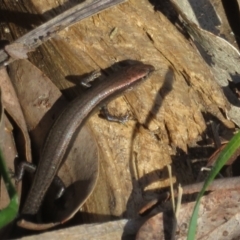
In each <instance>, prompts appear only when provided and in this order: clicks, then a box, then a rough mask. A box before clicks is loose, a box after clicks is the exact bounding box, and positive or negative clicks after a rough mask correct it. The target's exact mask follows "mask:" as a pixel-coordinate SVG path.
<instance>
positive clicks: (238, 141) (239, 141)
mask: <svg viewBox="0 0 240 240" xmlns="http://www.w3.org/2000/svg"><path fill="white" fill-rule="evenodd" d="M239 147H240V132H238V133H237V134H236V135H235V136H234V137H233V138H232V139H231V141H230V142H229V143H228V144H227V145H226V147H225V148H224V149H223V150H222V152H221V153H220V155H219V157H218V159H217V161H216V163H215V165H214V166H213V168H212V170H211V172H210V174H209V176H208V178H207V179H206V181H205V183H204V185H203V188H202V190H201V191H200V192H199V194H198V196H197V200H196V204H195V207H194V210H193V214H192V217H191V219H190V224H189V228H188V237H187V239H188V240H193V239H194V238H195V234H196V228H197V218H198V210H199V205H200V199H201V197H202V196H203V194H204V192H205V190H206V189H207V187H208V186H209V184H210V183H211V182H212V181H213V180H214V178H215V177H216V175H217V174H218V173H219V171H220V170H221V168H222V167H223V166H224V165H225V163H226V162H227V161H228V159H229V158H230V157H231V156H232V155H233V154H234V153H235V152H236V150H237V149H238V148H239Z"/></svg>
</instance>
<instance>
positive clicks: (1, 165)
mask: <svg viewBox="0 0 240 240" xmlns="http://www.w3.org/2000/svg"><path fill="white" fill-rule="evenodd" d="M0 173H1V176H2V178H3V180H4V183H5V186H6V189H7V192H8V195H9V198H10V203H9V204H8V206H7V207H6V208H4V209H2V210H1V211H0V229H1V228H2V227H4V226H5V225H7V224H8V223H10V222H11V221H12V220H13V219H14V218H15V217H16V215H17V213H18V196H17V192H16V190H15V188H14V186H13V184H12V182H11V178H10V176H9V173H8V169H7V167H6V164H5V161H4V159H3V156H2V151H1V150H0Z"/></svg>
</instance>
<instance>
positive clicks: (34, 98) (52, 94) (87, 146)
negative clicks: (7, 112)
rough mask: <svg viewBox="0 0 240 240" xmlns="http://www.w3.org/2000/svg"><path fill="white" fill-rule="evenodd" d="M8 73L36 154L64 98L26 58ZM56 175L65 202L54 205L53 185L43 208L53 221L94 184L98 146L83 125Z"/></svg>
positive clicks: (65, 215) (71, 208) (76, 207)
mask: <svg viewBox="0 0 240 240" xmlns="http://www.w3.org/2000/svg"><path fill="white" fill-rule="evenodd" d="M10 75H11V79H12V81H13V83H14V86H15V88H16V90H17V94H18V97H19V100H20V103H21V106H22V108H23V112H24V116H25V118H26V122H27V124H28V127H29V129H30V135H31V138H32V145H33V148H34V149H37V151H36V152H37V153H38V154H37V155H39V154H41V153H40V150H41V147H42V145H43V143H44V139H45V137H46V135H47V133H48V131H49V129H50V127H51V125H52V124H53V122H54V120H55V119H56V117H57V116H58V115H59V113H60V112H61V110H62V109H63V108H64V107H66V106H67V102H66V100H65V99H64V98H63V97H62V96H61V93H60V92H59V90H58V89H57V88H56V87H55V85H54V84H53V83H52V82H51V81H50V80H49V79H48V78H47V77H46V76H45V75H44V74H43V73H42V72H41V71H40V70H39V69H37V68H36V67H34V66H33V65H32V64H31V63H30V62H28V61H26V60H20V61H17V62H15V63H13V64H12V65H11V66H10ZM26 89H27V93H28V94H26ZM83 139H84V140H83ZM66 160H67V161H66ZM58 175H59V176H60V177H61V179H62V180H63V182H64V183H65V185H66V186H67V189H66V198H67V201H66V203H65V206H64V208H61V207H57V206H55V205H54V200H55V197H56V196H54V195H53V193H54V192H55V190H56V189H55V188H54V186H52V187H51V189H50V190H49V191H48V195H49V196H48V197H46V201H45V204H44V209H43V217H44V219H45V220H46V222H48V223H49V222H50V221H54V222H55V223H54V225H56V224H57V223H60V222H64V221H66V220H68V219H70V218H71V217H72V216H73V215H74V214H75V213H76V212H77V211H78V210H79V208H80V207H81V206H82V204H83V203H84V202H85V201H86V199H87V198H88V197H89V195H90V194H91V192H92V191H93V189H94V186H95V184H96V180H97V177H98V149H97V145H96V142H95V140H94V138H93V137H92V134H91V132H90V131H89V130H88V128H87V127H86V126H84V127H83V128H82V130H81V131H80V133H78V134H77V136H76V139H75V140H74V143H73V145H72V146H71V150H70V151H69V153H68V155H67V156H66V158H65V159H64V163H62V166H61V168H60V170H59V173H58ZM52 226H53V225H51V224H48V225H46V227H52Z"/></svg>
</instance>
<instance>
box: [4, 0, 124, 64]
mask: <svg viewBox="0 0 240 240" xmlns="http://www.w3.org/2000/svg"><path fill="white" fill-rule="evenodd" d="M125 1H126V0H86V1H85V2H83V3H80V4H78V5H76V6H75V7H73V8H71V9H69V10H67V11H65V12H63V13H62V14H60V15H59V16H57V17H55V18H53V19H51V20H50V21H48V22H46V23H44V24H42V25H41V26H39V27H37V28H35V29H34V30H32V31H31V32H29V33H27V34H25V35H24V36H22V37H20V38H19V39H17V40H16V41H15V42H13V43H11V44H9V45H7V46H6V47H5V49H4V50H0V68H2V67H4V66H7V65H8V64H9V63H11V62H13V61H15V60H17V59H21V58H27V55H26V54H27V53H28V52H30V51H33V50H34V49H35V48H36V47H38V46H39V45H41V44H42V43H43V42H45V41H47V40H49V39H50V38H52V37H53V36H54V35H55V34H56V33H57V32H59V31H60V30H63V29H64V28H66V27H69V26H70V25H72V24H74V23H76V22H78V21H80V20H82V19H85V18H87V17H90V16H93V15H94V14H97V13H99V12H100V11H103V10H105V9H107V8H109V7H112V6H115V5H117V4H119V3H122V2H125Z"/></svg>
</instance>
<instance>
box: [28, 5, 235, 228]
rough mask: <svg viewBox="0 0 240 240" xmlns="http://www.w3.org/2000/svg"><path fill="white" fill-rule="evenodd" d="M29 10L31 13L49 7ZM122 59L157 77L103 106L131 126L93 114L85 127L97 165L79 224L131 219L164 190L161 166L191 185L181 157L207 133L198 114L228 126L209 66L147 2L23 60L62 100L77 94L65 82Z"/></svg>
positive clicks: (95, 20)
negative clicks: (148, 66) (93, 186)
mask: <svg viewBox="0 0 240 240" xmlns="http://www.w3.org/2000/svg"><path fill="white" fill-rule="evenodd" d="M31 2H32V3H33V5H34V4H36V5H38V9H41V7H42V8H44V6H45V7H46V5H48V4H49V2H48V1H46V2H44V1H41V3H40V2H39V1H37V0H32V1H31ZM41 4H42V6H41ZM48 8H49V5H48ZM126 59H133V60H140V61H143V62H144V63H149V64H152V65H153V66H155V68H156V71H155V73H154V74H153V75H152V76H151V78H150V79H149V80H148V81H147V82H146V83H144V84H143V85H141V86H140V87H139V88H138V89H136V91H134V92H131V93H128V94H126V95H125V97H120V98H118V99H117V100H115V101H114V102H112V103H111V104H110V105H109V110H110V111H111V113H112V114H115V115H121V114H122V115H123V114H125V113H126V112H131V115H132V117H133V120H131V121H129V122H128V123H126V124H125V125H121V124H117V123H109V122H107V121H106V120H104V119H101V118H99V117H98V115H97V114H96V115H94V116H93V117H91V119H90V120H89V122H88V126H89V127H90V128H91V130H92V131H93V132H94V134H95V137H96V140H97V142H98V145H99V150H100V153H101V159H100V177H99V181H98V183H97V187H96V189H95V191H94V192H93V194H92V196H91V197H90V199H89V200H88V201H87V203H86V204H85V205H84V207H83V209H82V211H83V212H87V213H88V214H83V217H82V218H83V219H84V221H85V222H102V221H106V220H111V219H113V218H122V217H126V218H134V217H136V216H137V212H138V210H139V208H140V207H141V206H142V204H143V202H144V200H146V199H151V198H152V196H154V194H155V191H156V190H159V189H161V188H163V187H167V186H168V185H169V180H168V175H167V171H166V168H165V166H166V165H167V164H170V163H171V162H172V160H175V161H174V176H175V177H176V178H177V179H178V180H179V181H180V182H184V183H186V182H193V181H194V180H195V176H194V172H193V170H192V168H191V165H190V164H188V162H187V160H186V158H187V155H184V154H183V152H184V151H185V152H186V151H187V149H188V144H189V143H192V142H194V141H196V140H197V139H198V138H199V136H201V135H203V134H204V132H205V131H206V124H205V120H204V118H203V114H202V112H204V113H206V112H207V113H209V114H210V115H213V116H214V117H215V118H216V119H218V122H219V123H221V124H222V126H224V125H226V126H228V127H232V126H233V125H232V123H231V122H230V121H228V120H227V119H226V118H225V117H224V116H223V114H222V113H221V111H220V110H222V109H226V108H228V107H229V103H228V102H227V101H226V99H225V97H224V95H223V93H222V90H221V88H220V87H219V86H218V85H217V83H216V82H214V80H213V79H214V78H213V75H212V73H211V71H210V69H209V67H208V65H207V64H206V63H205V62H204V60H203V59H202V57H201V56H200V54H199V53H198V51H197V50H196V48H195V47H194V46H193V45H192V44H190V43H189V40H188V39H186V38H185V37H184V36H183V35H182V34H181V33H180V32H179V31H178V30H177V28H176V27H175V25H173V24H172V23H171V22H169V20H168V19H167V18H166V17H165V16H164V15H163V14H162V13H161V12H155V11H154V9H153V6H152V5H151V4H150V3H149V1H147V0H129V1H128V2H126V3H123V4H120V5H118V6H116V7H114V8H112V9H109V10H106V11H104V12H103V13H101V14H98V15H95V16H93V17H91V18H88V19H85V20H84V21H81V22H80V23H77V24H75V25H74V26H72V27H70V28H67V29H65V30H63V31H61V32H59V33H58V34H57V35H56V37H55V38H54V39H51V40H50V41H48V42H46V43H45V44H43V45H41V46H40V47H39V48H38V49H37V51H36V52H34V53H31V54H30V60H31V61H32V62H33V63H34V64H35V65H36V66H37V67H39V68H40V69H41V70H42V71H43V72H44V73H45V74H47V76H49V77H50V79H51V80H52V81H53V82H54V83H55V84H56V85H57V86H58V87H59V88H60V89H67V88H70V87H71V89H68V91H65V92H64V93H65V94H66V96H67V97H68V98H69V99H71V98H74V96H75V95H76V92H78V90H76V88H73V84H71V83H69V82H68V81H66V79H70V80H75V79H76V78H77V79H78V78H79V77H80V76H82V75H84V74H86V73H89V72H91V71H93V70H96V69H106V68H108V67H110V66H112V65H113V64H114V63H116V62H119V61H122V60H126ZM108 70H109V69H108ZM109 72H111V71H109ZM33 81H34V79H33ZM178 149H182V150H183V151H178ZM180 153H182V155H180ZM181 156H182V159H181ZM180 160H182V161H180ZM66 231H67V230H66Z"/></svg>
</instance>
